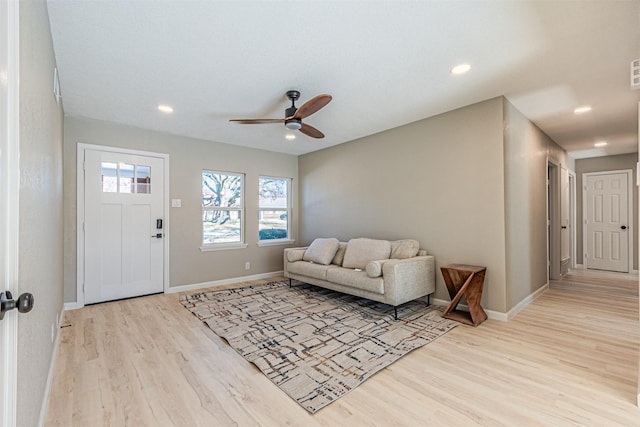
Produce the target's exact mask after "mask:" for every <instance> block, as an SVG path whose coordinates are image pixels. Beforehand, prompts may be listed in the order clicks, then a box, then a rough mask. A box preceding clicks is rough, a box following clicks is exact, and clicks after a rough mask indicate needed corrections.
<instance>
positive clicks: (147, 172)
mask: <svg viewBox="0 0 640 427" xmlns="http://www.w3.org/2000/svg"><path fill="white" fill-rule="evenodd" d="M136 193H138V194H149V193H151V167H150V166H142V165H137V166H136Z"/></svg>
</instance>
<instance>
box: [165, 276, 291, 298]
mask: <svg viewBox="0 0 640 427" xmlns="http://www.w3.org/2000/svg"><path fill="white" fill-rule="evenodd" d="M283 274H284V271H282V270H280V271H274V272H271V273H262V274H254V275H252V276H244V277H234V278H231V279H223V280H214V281H212V282H203V283H194V284H192V285H180V286H172V287H170V288H169V290H168V291H167V293H168V294H175V293H177V292H186V291H194V290H197V289H202V288H215V287H218V286H225V285H231V284H233V283H239V282H248V281H250V280H260V279H271V278H272V277H282V275H283Z"/></svg>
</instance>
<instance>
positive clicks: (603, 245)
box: [583, 172, 631, 272]
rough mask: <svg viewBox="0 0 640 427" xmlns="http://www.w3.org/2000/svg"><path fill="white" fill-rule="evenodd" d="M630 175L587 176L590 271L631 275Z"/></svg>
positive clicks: (585, 194)
mask: <svg viewBox="0 0 640 427" xmlns="http://www.w3.org/2000/svg"><path fill="white" fill-rule="evenodd" d="M628 181H629V174H628V173H627V172H612V173H605V172H602V173H588V174H584V178H583V182H584V185H585V191H584V200H585V212H584V218H585V221H586V224H585V230H586V238H585V239H584V240H585V242H586V243H585V245H586V246H585V263H586V266H587V268H592V269H597V270H609V271H621V272H628V271H629V233H630V231H631V230H630V228H631V227H630V225H631V224H630V218H629V205H628V203H629V189H628Z"/></svg>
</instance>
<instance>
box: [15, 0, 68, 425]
mask: <svg viewBox="0 0 640 427" xmlns="http://www.w3.org/2000/svg"><path fill="white" fill-rule="evenodd" d="M54 67H55V58H54V53H53V45H52V41H51V31H50V29H49V18H48V15H47V6H46V3H45V2H44V1H22V2H20V229H19V246H20V247H19V270H18V274H19V289H20V292H31V293H33V294H34V296H35V307H34V309H33V311H31V312H30V313H28V314H21V315H20V317H19V320H18V390H17V392H18V395H17V399H18V408H17V410H18V414H17V416H18V423H17V425H19V426H25V427H27V426H35V425H37V423H38V417H39V415H40V408H41V405H42V401H43V397H44V390H45V386H46V382H47V375H48V373H49V366H50V363H51V357H52V353H53V342H52V339H51V332H52V327H56V328H57V325H56V321H57V316H58V315H59V314H60V312H61V310H62V297H63V281H62V123H63V111H62V106H61V105H58V104H57V103H56V101H55V98H54V96H53V70H54ZM56 332H57V329H56Z"/></svg>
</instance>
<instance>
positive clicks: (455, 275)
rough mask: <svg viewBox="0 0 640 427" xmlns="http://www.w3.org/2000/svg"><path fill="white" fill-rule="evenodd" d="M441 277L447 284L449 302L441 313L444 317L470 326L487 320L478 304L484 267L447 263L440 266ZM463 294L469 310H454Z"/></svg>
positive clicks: (480, 296)
mask: <svg viewBox="0 0 640 427" xmlns="http://www.w3.org/2000/svg"><path fill="white" fill-rule="evenodd" d="M440 271H442V277H443V278H444V282H445V284H446V285H447V290H448V291H449V296H451V303H450V304H449V306H448V307H447V309H446V310H445V311H444V313H443V314H442V317H444V318H446V319H451V320H456V321H458V322H462V323H465V324H467V325H471V326H478V325H479V324H480V323H482V322H484V321H485V320H487V313H485V312H484V310H483V309H482V307H481V306H480V301H481V300H482V288H483V287H484V275H485V273H486V271H487V268H486V267H480V266H476V265H464V264H449V265H445V266H443V267H440ZM463 295H464V298H465V299H466V300H467V305H468V306H469V312H468V313H467V312H466V311H461V310H456V307H457V306H458V303H459V302H460V299H461V298H462V296H463Z"/></svg>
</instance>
